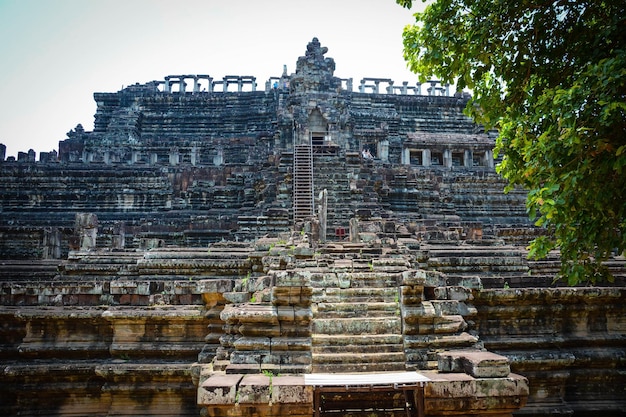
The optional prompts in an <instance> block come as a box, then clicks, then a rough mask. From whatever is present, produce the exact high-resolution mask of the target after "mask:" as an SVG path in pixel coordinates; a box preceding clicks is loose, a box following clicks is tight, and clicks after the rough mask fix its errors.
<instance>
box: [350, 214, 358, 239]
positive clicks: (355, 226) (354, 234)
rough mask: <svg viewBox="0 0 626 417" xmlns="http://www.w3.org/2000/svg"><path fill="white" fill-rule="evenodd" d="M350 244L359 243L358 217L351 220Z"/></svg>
mask: <svg viewBox="0 0 626 417" xmlns="http://www.w3.org/2000/svg"><path fill="white" fill-rule="evenodd" d="M350 243H359V221H358V219H357V218H356V217H352V218H351V219H350Z"/></svg>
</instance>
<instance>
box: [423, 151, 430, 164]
mask: <svg viewBox="0 0 626 417" xmlns="http://www.w3.org/2000/svg"><path fill="white" fill-rule="evenodd" d="M430 158H431V155H430V149H424V150H423V151H422V165H424V166H425V167H429V166H430V165H431V162H432V160H431V159H430Z"/></svg>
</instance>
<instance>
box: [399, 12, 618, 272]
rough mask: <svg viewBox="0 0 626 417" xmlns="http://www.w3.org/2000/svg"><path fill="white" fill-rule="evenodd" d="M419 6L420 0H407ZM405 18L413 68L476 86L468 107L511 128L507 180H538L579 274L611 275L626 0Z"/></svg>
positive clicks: (534, 198) (540, 208)
mask: <svg viewBox="0 0 626 417" xmlns="http://www.w3.org/2000/svg"><path fill="white" fill-rule="evenodd" d="M396 1H397V3H398V4H400V5H402V6H404V7H409V8H410V7H411V3H412V1H411V0H396ZM415 17H416V24H415V25H409V26H407V27H406V28H405V29H404V35H403V37H404V48H405V49H404V55H405V59H406V60H407V63H408V66H409V68H410V69H411V70H412V71H413V72H416V73H418V74H422V75H423V76H424V77H428V76H435V77H438V78H440V79H441V80H442V81H443V82H450V83H456V84H457V87H458V88H459V89H462V88H469V89H471V90H472V92H473V99H472V100H471V101H470V103H469V104H468V107H467V108H466V110H467V112H468V114H470V115H471V116H472V117H474V119H475V120H476V122H478V123H480V124H483V125H484V126H485V128H486V129H491V128H496V129H498V130H499V136H498V138H497V140H496V148H495V152H494V154H496V155H497V156H499V157H501V158H502V159H501V162H500V163H499V164H498V168H497V169H498V172H500V173H501V174H502V175H503V176H504V177H505V178H506V179H507V180H508V181H509V186H508V188H507V190H510V189H511V188H513V187H515V186H518V185H521V186H523V187H525V188H526V189H527V190H528V198H527V202H526V204H527V209H528V212H529V215H530V217H531V219H533V220H534V221H535V223H536V224H537V225H539V226H542V227H544V228H545V229H546V230H547V232H548V233H547V234H546V236H543V237H540V238H538V239H535V240H534V241H533V242H532V243H531V246H530V256H531V257H533V258H543V257H545V256H546V255H547V254H548V252H550V251H551V250H553V249H555V248H558V249H560V251H561V260H562V263H561V274H562V276H564V277H566V278H567V281H568V283H569V284H571V285H574V284H577V283H581V282H585V281H589V282H591V283H594V282H596V281H597V280H599V279H602V278H608V279H609V280H610V279H611V277H610V275H609V274H608V271H607V270H606V268H605V267H604V266H603V265H602V262H603V261H605V260H606V259H607V258H608V257H609V256H610V255H611V254H612V253H624V251H625V250H626V217H625V215H626V2H624V1H623V0H609V1H602V0H582V1H580V0H579V1H576V0H557V1H547V0H544V1H537V0H534V1H531V0H520V1H510V0H437V1H435V2H433V3H431V4H429V5H428V6H427V7H426V8H425V10H424V11H423V12H421V13H416V14H415Z"/></svg>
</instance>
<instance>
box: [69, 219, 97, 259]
mask: <svg viewBox="0 0 626 417" xmlns="http://www.w3.org/2000/svg"><path fill="white" fill-rule="evenodd" d="M74 233H75V234H76V236H77V237H78V242H79V249H80V250H81V251H87V250H93V249H95V248H96V237H97V235H98V216H96V215H95V214H94V213H76V217H75V221H74Z"/></svg>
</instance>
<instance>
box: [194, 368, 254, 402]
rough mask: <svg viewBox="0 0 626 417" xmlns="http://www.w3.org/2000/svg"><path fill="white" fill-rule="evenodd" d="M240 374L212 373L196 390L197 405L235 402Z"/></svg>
mask: <svg viewBox="0 0 626 417" xmlns="http://www.w3.org/2000/svg"><path fill="white" fill-rule="evenodd" d="M242 378H243V375H242V374H230V375H228V374H226V375H221V374H220V375H213V376H211V377H210V378H208V379H207V380H205V381H204V382H203V383H202V385H201V386H200V389H199V390H198V398H197V400H198V405H225V404H235V402H236V399H237V387H238V386H239V382H240V381H241V379H242Z"/></svg>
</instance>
